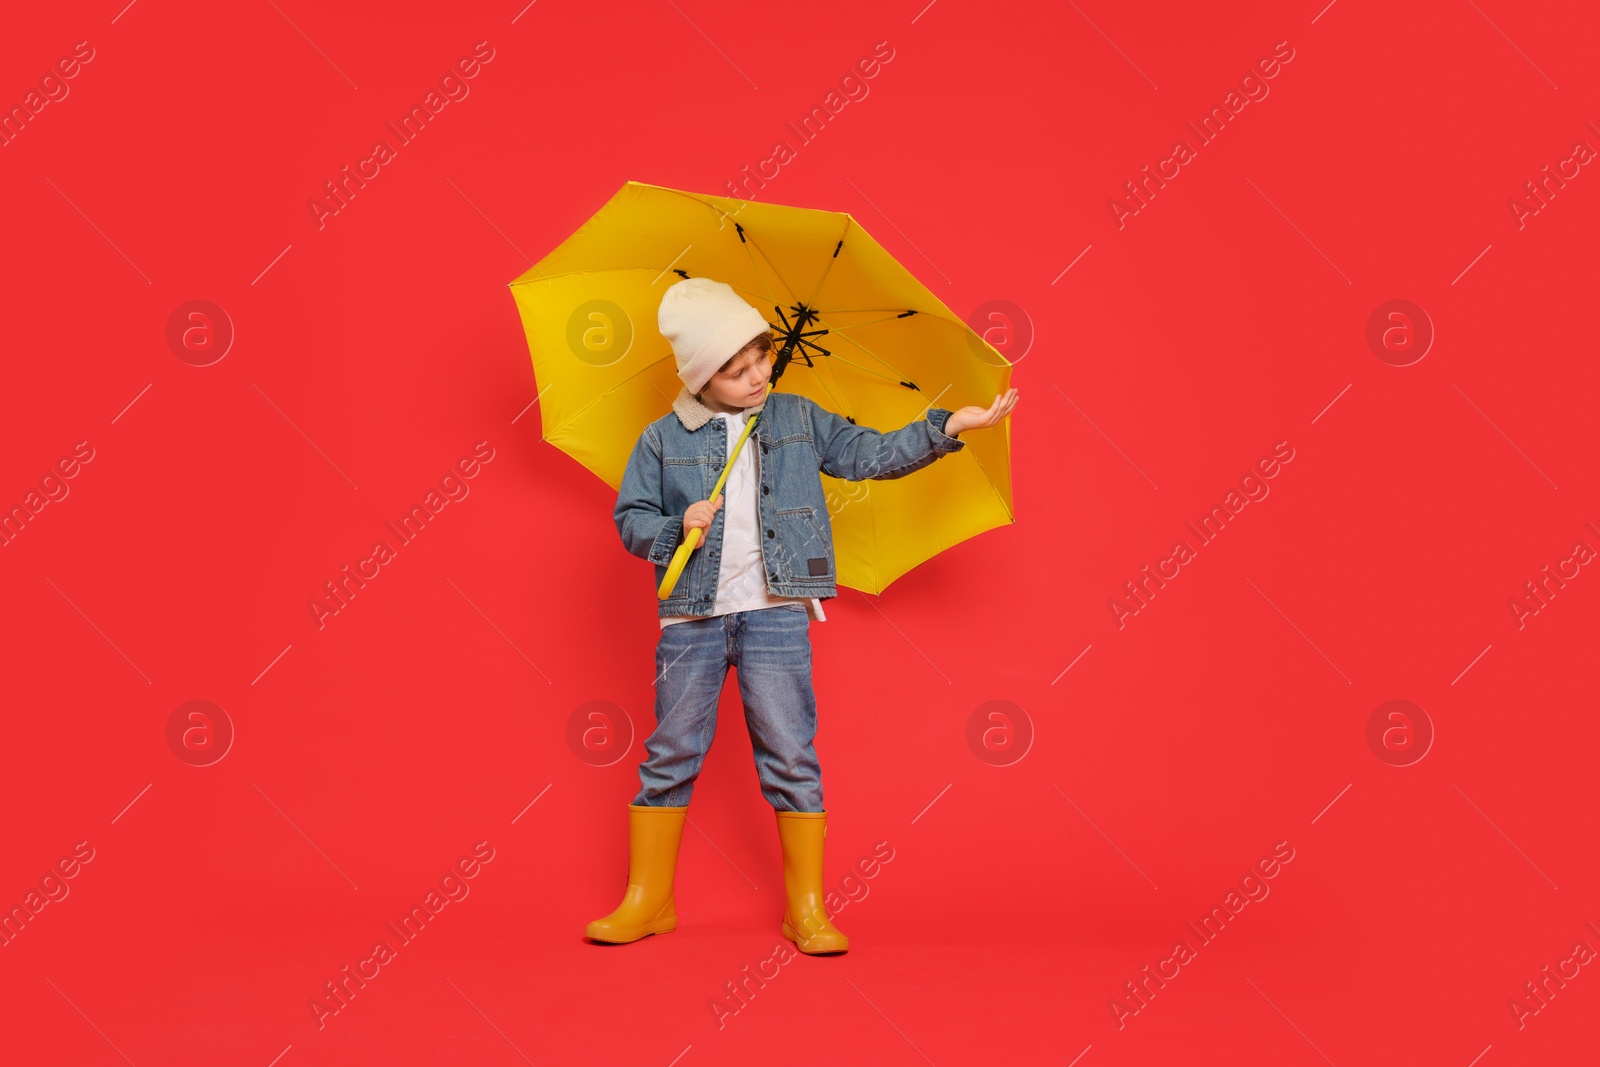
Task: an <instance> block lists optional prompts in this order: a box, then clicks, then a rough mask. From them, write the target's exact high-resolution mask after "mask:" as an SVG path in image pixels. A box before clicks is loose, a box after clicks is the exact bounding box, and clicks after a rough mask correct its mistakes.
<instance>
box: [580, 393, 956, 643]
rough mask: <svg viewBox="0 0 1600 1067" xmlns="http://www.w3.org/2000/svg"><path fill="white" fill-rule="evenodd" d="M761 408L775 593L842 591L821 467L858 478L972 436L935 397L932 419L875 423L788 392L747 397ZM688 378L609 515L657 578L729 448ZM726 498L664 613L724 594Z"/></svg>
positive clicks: (705, 611)
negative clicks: (947, 428)
mask: <svg viewBox="0 0 1600 1067" xmlns="http://www.w3.org/2000/svg"><path fill="white" fill-rule="evenodd" d="M745 412H746V414H750V415H753V414H755V413H757V412H760V413H761V417H760V418H759V419H757V420H756V425H755V428H754V429H753V430H751V432H750V437H749V439H748V440H746V441H745V443H744V447H745V448H747V449H755V459H756V471H757V480H758V481H759V483H760V485H761V492H760V495H759V496H758V497H757V498H756V499H757V500H758V502H759V504H758V507H759V519H760V521H759V523H758V526H759V530H760V533H761V534H764V535H765V536H764V537H762V539H761V552H762V556H763V558H764V559H765V561H766V568H767V592H768V594H769V595H771V596H787V597H817V598H827V597H833V596H837V595H838V589H837V587H836V586H835V576H836V573H837V572H836V570H835V567H834V558H833V529H832V526H831V524H830V522H829V512H828V506H827V501H826V499H825V497H824V494H823V489H822V475H823V474H827V475H830V476H831V477H834V478H843V479H847V480H849V481H862V480H864V479H867V478H903V477H905V476H906V475H907V474H910V473H911V472H912V471H917V470H921V469H922V468H923V467H926V466H927V465H928V464H930V463H932V462H933V461H934V460H936V459H938V458H939V457H940V456H943V455H945V454H947V453H950V452H957V451H959V450H961V449H963V448H965V447H966V443H965V442H964V441H961V440H959V439H957V438H952V437H946V436H945V435H944V433H943V430H944V425H945V420H946V419H948V418H949V417H950V412H949V411H947V410H945V409H944V408H930V409H929V411H928V414H927V417H926V418H925V419H918V420H917V421H916V422H913V423H909V424H907V425H906V426H904V427H902V428H900V429H898V430H894V431H892V432H890V433H880V432H879V431H877V430H874V429H871V428H869V427H866V426H857V425H855V424H854V423H852V422H850V420H848V419H845V418H842V417H841V416H839V415H836V414H834V413H833V412H831V411H829V410H827V409H826V408H824V407H822V406H821V405H820V404H817V403H816V402H814V401H812V400H808V399H807V398H805V397H803V396H798V395H796V394H793V393H781V392H776V391H774V392H771V393H768V394H767V398H766V400H765V401H764V402H763V403H762V404H759V405H757V406H755V407H752V408H746V409H745ZM714 414H715V413H714V412H712V411H711V410H710V409H709V408H707V407H705V406H704V405H703V404H701V403H700V402H699V401H698V400H696V399H695V398H694V397H693V396H692V395H690V393H689V391H688V390H687V389H682V390H680V391H679V393H678V397H677V399H676V400H674V401H673V404H672V411H671V412H669V413H668V414H666V415H663V416H662V417H661V418H659V419H657V420H656V421H654V422H652V423H651V424H650V425H648V426H646V427H645V428H644V432H643V433H641V434H640V435H639V440H638V442H637V443H636V444H635V445H634V447H633V453H632V455H630V456H629V457H628V466H627V468H626V469H625V470H624V471H623V474H622V485H621V488H620V490H619V491H618V493H617V506H616V510H615V512H614V513H613V515H612V517H613V518H614V519H615V520H616V524H617V532H618V533H620V534H621V535H622V544H623V546H624V547H626V548H627V550H628V551H629V552H632V553H633V554H634V555H636V556H642V557H643V558H645V559H647V560H649V561H650V562H651V563H654V564H655V565H656V566H655V584H656V586H659V585H660V584H661V581H662V579H663V578H665V577H666V573H667V564H668V563H670V562H671V561H672V554H673V551H674V550H675V549H676V548H677V547H678V541H679V539H680V536H681V535H682V533H683V513H684V511H685V510H686V509H687V508H688V507H689V505H690V504H693V503H694V502H695V501H697V500H706V499H709V497H710V494H711V490H712V489H713V488H714V487H715V486H716V483H717V479H718V478H719V477H720V476H721V474H722V468H723V465H724V464H725V463H726V462H727V456H728V438H727V434H728V430H727V426H728V423H727V421H726V420H725V419H718V418H714V417H713V416H714ZM723 514H724V509H723V508H718V509H717V512H716V514H715V516H714V517H713V518H712V520H711V525H710V526H709V527H707V528H706V529H705V530H703V531H702V532H701V536H702V538H703V543H702V544H701V545H700V547H698V548H696V549H695V550H694V551H693V552H692V553H690V555H689V562H688V564H687V565H686V566H685V567H684V569H683V574H682V575H681V576H680V577H679V579H678V584H677V587H676V588H675V589H673V591H672V594H671V595H670V596H669V597H668V598H667V599H666V600H662V601H660V602H659V609H658V614H659V616H660V617H662V618H665V617H667V616H669V615H710V614H711V613H712V612H713V611H714V610H715V606H716V601H717V577H718V572H719V571H720V569H721V563H722V534H723Z"/></svg>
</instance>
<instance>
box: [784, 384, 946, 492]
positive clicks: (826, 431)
mask: <svg viewBox="0 0 1600 1067" xmlns="http://www.w3.org/2000/svg"><path fill="white" fill-rule="evenodd" d="M801 400H802V402H803V403H804V405H805V409H806V412H807V415H808V417H809V420H810V422H811V441H812V445H813V447H814V448H815V449H816V451H817V465H818V466H819V467H820V468H821V470H822V473H824V474H827V475H831V476H832V477H834V478H844V479H846V480H848V481H852V482H859V481H862V480H864V479H867V478H903V477H905V476H906V475H908V474H910V473H911V472H912V471H918V470H921V469H922V468H923V467H926V466H927V465H928V464H930V463H932V462H933V461H934V460H936V459H938V458H939V457H940V456H943V455H946V454H948V453H950V452H959V451H960V450H961V449H963V448H965V447H967V443H966V442H965V441H962V440H960V439H958V438H954V437H946V436H945V435H944V432H943V431H944V424H945V420H946V419H948V418H949V417H950V412H949V411H947V410H945V409H944V408H929V409H928V415H927V417H926V418H922V419H918V420H917V421H916V422H912V423H907V424H906V425H905V426H902V427H901V428H900V429H898V430H893V431H891V432H889V433H881V432H879V431H877V430H874V429H872V428H871V427H869V426H857V425H856V424H855V423H853V422H851V421H850V420H849V419H846V418H843V417H842V416H839V415H836V414H834V413H833V412H831V411H829V410H828V409H827V408H825V407H823V406H822V405H821V404H818V403H816V402H815V401H812V400H810V399H808V398H805V397H802V398H801Z"/></svg>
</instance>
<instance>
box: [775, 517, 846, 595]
mask: <svg viewBox="0 0 1600 1067" xmlns="http://www.w3.org/2000/svg"><path fill="white" fill-rule="evenodd" d="M774 514H775V516H776V519H777V523H778V538H777V541H778V550H779V552H781V553H782V555H783V557H784V565H785V569H786V570H787V571H788V577H789V578H790V579H791V580H799V581H806V580H807V579H819V578H821V579H828V578H831V576H832V574H833V569H834V567H833V545H832V543H831V542H830V541H829V539H828V537H827V535H826V534H824V533H823V530H822V526H821V524H820V523H818V522H817V510H816V508H811V507H804V508H779V509H778V510H777V511H776V512H775V513H774Z"/></svg>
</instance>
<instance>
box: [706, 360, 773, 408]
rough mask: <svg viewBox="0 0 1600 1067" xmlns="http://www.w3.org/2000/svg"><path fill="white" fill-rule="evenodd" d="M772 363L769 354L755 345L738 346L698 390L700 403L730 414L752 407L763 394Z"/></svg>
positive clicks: (770, 374) (759, 401)
mask: <svg viewBox="0 0 1600 1067" xmlns="http://www.w3.org/2000/svg"><path fill="white" fill-rule="evenodd" d="M772 362H773V361H772V357H771V356H770V355H769V354H767V353H766V352H763V351H762V350H761V349H759V348H753V347H746V348H743V349H741V350H740V351H739V352H738V353H737V354H736V355H735V356H734V357H733V358H732V359H730V360H729V361H728V362H727V363H726V364H725V365H724V366H723V368H722V369H721V370H719V371H717V373H715V374H713V375H712V376H711V380H710V381H708V382H706V387H705V388H704V389H702V390H700V402H701V403H702V404H704V405H705V406H706V407H708V408H710V409H711V410H713V411H726V412H730V413H732V412H735V411H743V410H744V409H745V408H752V407H755V406H756V405H757V404H759V403H761V401H762V399H763V398H764V397H765V396H766V395H767V381H768V380H769V379H770V378H771V377H772Z"/></svg>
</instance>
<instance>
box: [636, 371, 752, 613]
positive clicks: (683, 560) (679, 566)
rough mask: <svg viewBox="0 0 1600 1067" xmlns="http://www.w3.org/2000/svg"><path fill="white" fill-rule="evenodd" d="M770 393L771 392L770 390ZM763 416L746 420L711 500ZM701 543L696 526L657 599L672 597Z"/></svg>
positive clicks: (675, 554)
mask: <svg viewBox="0 0 1600 1067" xmlns="http://www.w3.org/2000/svg"><path fill="white" fill-rule="evenodd" d="M768 392H769V393H770V392H771V390H770V389H769V390H768ZM760 417H761V414H760V413H759V412H757V413H756V414H754V415H752V416H750V417H749V418H748V419H746V420H745V423H744V432H743V433H741V434H740V435H739V440H738V441H737V442H736V443H735V444H734V446H733V454H732V455H730V456H729V457H728V462H727V465H726V466H724V467H723V468H722V475H721V476H720V477H719V478H718V479H717V484H716V487H715V488H713V489H712V490H711V496H710V497H709V498H708V499H710V500H715V499H717V497H718V496H720V495H722V487H723V486H724V485H725V484H727V481H728V473H729V472H730V471H732V470H733V461H734V460H736V459H738V458H739V452H740V450H741V449H743V448H744V443H745V440H746V439H747V438H748V437H749V436H750V431H751V430H753V429H755V426H756V420H757V419H759V418H760ZM699 543H700V527H698V526H696V527H695V528H694V529H692V530H690V531H689V536H688V537H685V538H684V539H683V543H682V544H680V545H678V548H677V551H675V552H673V553H672V562H671V563H669V564H667V573H666V576H665V577H663V578H662V579H661V586H660V588H658V589H657V590H656V599H657V600H665V599H667V597H669V596H671V595H672V590H673V588H674V587H675V586H676V585H677V584H678V579H679V578H680V577H682V575H683V568H684V567H686V566H688V565H689V553H691V552H693V551H694V546H695V545H698V544H699Z"/></svg>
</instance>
